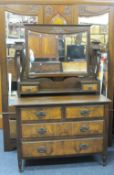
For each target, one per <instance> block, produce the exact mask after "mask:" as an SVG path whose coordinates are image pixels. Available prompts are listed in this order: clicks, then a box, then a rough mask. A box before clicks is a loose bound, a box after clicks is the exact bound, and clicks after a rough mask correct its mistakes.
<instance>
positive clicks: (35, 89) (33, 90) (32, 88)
mask: <svg viewBox="0 0 114 175" xmlns="http://www.w3.org/2000/svg"><path fill="white" fill-rule="evenodd" d="M38 90H39V87H38V86H32V85H31V86H30V85H29V86H26V85H21V93H37V92H38Z"/></svg>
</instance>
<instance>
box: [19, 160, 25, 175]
mask: <svg viewBox="0 0 114 175" xmlns="http://www.w3.org/2000/svg"><path fill="white" fill-rule="evenodd" d="M18 167H19V172H20V173H22V172H23V170H24V160H22V159H19V160H18Z"/></svg>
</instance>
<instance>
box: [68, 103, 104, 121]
mask: <svg viewBox="0 0 114 175" xmlns="http://www.w3.org/2000/svg"><path fill="white" fill-rule="evenodd" d="M65 111H66V118H92V117H103V116H104V106H103V105H91V106H72V107H71V106H70V107H66V110H65Z"/></svg>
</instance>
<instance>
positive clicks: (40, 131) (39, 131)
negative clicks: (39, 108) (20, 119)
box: [38, 128, 47, 135]
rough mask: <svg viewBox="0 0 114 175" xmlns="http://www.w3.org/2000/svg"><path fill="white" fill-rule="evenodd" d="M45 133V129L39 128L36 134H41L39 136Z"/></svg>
mask: <svg viewBox="0 0 114 175" xmlns="http://www.w3.org/2000/svg"><path fill="white" fill-rule="evenodd" d="M46 132H47V129H46V128H40V129H38V133H39V134H41V135H43V134H45V133H46Z"/></svg>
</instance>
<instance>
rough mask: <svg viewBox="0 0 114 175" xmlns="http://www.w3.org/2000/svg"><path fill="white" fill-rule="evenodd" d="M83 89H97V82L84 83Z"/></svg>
mask: <svg viewBox="0 0 114 175" xmlns="http://www.w3.org/2000/svg"><path fill="white" fill-rule="evenodd" d="M82 90H84V91H97V90H98V85H97V84H83V85H82Z"/></svg>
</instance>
